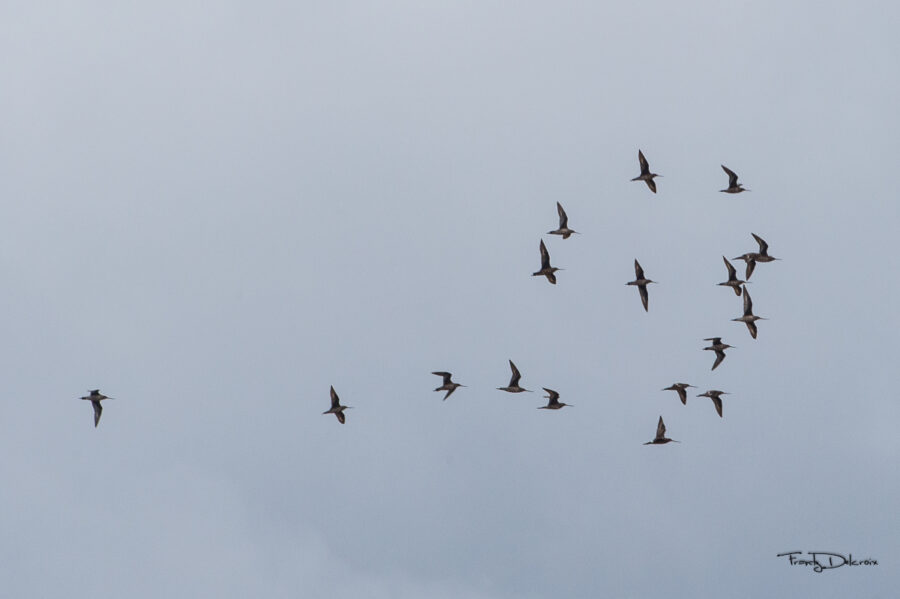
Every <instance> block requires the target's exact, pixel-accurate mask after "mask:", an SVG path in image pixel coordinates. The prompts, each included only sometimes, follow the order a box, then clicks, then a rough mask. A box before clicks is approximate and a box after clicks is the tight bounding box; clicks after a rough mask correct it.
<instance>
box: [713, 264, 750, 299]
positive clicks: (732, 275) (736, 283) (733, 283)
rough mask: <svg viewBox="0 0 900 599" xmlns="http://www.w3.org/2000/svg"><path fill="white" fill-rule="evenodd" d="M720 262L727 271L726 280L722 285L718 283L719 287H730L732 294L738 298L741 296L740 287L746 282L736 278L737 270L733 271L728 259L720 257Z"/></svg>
mask: <svg viewBox="0 0 900 599" xmlns="http://www.w3.org/2000/svg"><path fill="white" fill-rule="evenodd" d="M722 260H723V261H724V262H725V268H727V269H728V280H727V281H725V282H724V283H719V285H724V286H726V287H731V288H732V289H734V294H735V295H738V296H739V295H740V294H741V285H742V284H744V283H746V282H747V281H741V280H740V279H738V278H737V270H735V268H734V266H732V264H731V262H729V261H728V258H726V257H725V256H722Z"/></svg>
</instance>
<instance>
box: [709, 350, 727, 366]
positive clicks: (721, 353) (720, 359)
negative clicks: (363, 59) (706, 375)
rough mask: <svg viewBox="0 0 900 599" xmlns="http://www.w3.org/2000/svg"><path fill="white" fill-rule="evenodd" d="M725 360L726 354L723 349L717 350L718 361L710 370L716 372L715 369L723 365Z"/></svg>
mask: <svg viewBox="0 0 900 599" xmlns="http://www.w3.org/2000/svg"><path fill="white" fill-rule="evenodd" d="M724 359H725V352H724V351H722V350H721V349H717V350H716V361H715V362H713V367H712V368H710V370H715V369H716V366H718V365H719V364H721V363H722V360H724Z"/></svg>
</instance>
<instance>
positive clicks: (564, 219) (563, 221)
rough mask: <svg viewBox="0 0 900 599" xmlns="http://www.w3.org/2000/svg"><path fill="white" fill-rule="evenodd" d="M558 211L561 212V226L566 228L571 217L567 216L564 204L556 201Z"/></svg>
mask: <svg viewBox="0 0 900 599" xmlns="http://www.w3.org/2000/svg"><path fill="white" fill-rule="evenodd" d="M556 211H557V212H558V213H559V228H560V229H566V228H568V226H569V217H568V216H566V211H565V210H563V207H562V204H560V203H559V202H556Z"/></svg>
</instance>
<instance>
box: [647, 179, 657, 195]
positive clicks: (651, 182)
mask: <svg viewBox="0 0 900 599" xmlns="http://www.w3.org/2000/svg"><path fill="white" fill-rule="evenodd" d="M646 183H647V187H649V188H650V191H652V192H653V193H656V181H654V180H653V179H647V181H646Z"/></svg>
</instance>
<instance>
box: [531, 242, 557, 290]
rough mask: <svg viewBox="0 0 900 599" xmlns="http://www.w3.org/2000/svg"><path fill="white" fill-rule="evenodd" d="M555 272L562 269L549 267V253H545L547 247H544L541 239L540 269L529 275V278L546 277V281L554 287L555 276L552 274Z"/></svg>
mask: <svg viewBox="0 0 900 599" xmlns="http://www.w3.org/2000/svg"><path fill="white" fill-rule="evenodd" d="M557 270H562V269H561V268H556V267H555V266H550V252H548V251H547V246H546V245H544V240H543V239H541V269H540V270H539V271H537V272H534V273H531V276H532V277H538V276H545V277H547V280H548V281H550V282H551V283H552V284H554V285H556V275H555V274H554V273H555V272H556V271H557Z"/></svg>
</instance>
